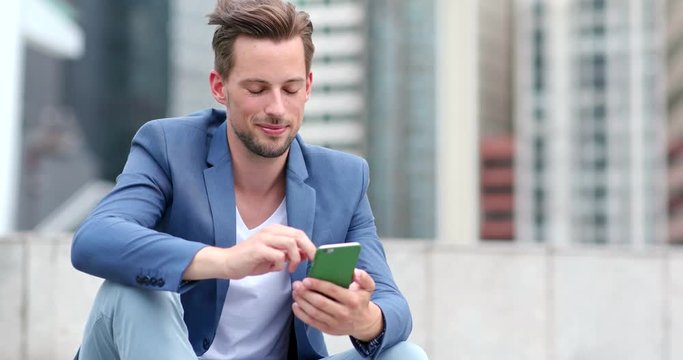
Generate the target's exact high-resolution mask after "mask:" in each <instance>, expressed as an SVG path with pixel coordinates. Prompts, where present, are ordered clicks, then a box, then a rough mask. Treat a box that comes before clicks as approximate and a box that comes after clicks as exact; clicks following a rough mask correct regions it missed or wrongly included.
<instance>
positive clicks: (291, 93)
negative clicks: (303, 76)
mask: <svg viewBox="0 0 683 360" xmlns="http://www.w3.org/2000/svg"><path fill="white" fill-rule="evenodd" d="M284 90H285V92H286V93H287V94H289V95H294V94H296V93H298V92H299V89H284Z"/></svg>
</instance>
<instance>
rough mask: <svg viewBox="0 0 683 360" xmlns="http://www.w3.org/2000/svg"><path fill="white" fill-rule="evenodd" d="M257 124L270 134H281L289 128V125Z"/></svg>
mask: <svg viewBox="0 0 683 360" xmlns="http://www.w3.org/2000/svg"><path fill="white" fill-rule="evenodd" d="M256 126H257V127H259V128H260V129H261V131H263V132H264V133H265V134H266V135H269V136H280V135H282V134H284V132H285V130H287V125H274V124H257V125H256Z"/></svg>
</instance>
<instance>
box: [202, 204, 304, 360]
mask: <svg viewBox="0 0 683 360" xmlns="http://www.w3.org/2000/svg"><path fill="white" fill-rule="evenodd" d="M235 213H236V217H237V219H236V222H235V223H236V225H237V239H236V240H237V243H239V242H240V241H242V240H245V239H247V238H249V237H250V236H252V235H254V234H256V233H257V232H259V231H260V230H261V229H263V228H264V227H266V226H268V225H271V224H282V225H287V206H286V199H284V200H282V203H281V204H280V206H279V207H278V208H277V210H275V212H274V213H273V214H272V215H271V216H270V217H269V218H268V219H267V220H266V221H264V222H263V224H261V225H259V226H257V227H255V228H253V229H248V228H247V226H246V225H245V224H244V221H243V220H242V217H241V216H240V213H239V211H236V212H235ZM291 293H292V284H291V280H290V277H289V272H288V271H287V269H286V268H285V269H284V270H282V271H279V272H271V273H267V274H263V275H258V276H247V277H245V278H244V279H241V280H231V281H230V287H229V288H228V294H227V296H226V297H225V303H224V304H223V312H222V314H221V318H220V321H219V323H218V329H217V330H216V338H215V339H214V340H213V343H212V344H211V347H210V348H209V350H208V351H207V352H206V353H204V355H202V356H201V357H200V359H202V360H218V359H221V360H223V359H264V360H266V359H267V360H275V359H277V360H281V359H286V358H287V351H288V347H289V329H290V324H291V322H292V310H291V305H292V295H291Z"/></svg>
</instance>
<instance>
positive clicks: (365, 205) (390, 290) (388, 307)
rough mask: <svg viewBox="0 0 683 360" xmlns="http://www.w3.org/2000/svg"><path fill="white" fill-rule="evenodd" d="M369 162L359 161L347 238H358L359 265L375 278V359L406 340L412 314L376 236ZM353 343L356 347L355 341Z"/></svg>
mask: <svg viewBox="0 0 683 360" xmlns="http://www.w3.org/2000/svg"><path fill="white" fill-rule="evenodd" d="M368 172H369V170H368V164H367V162H366V161H365V160H363V163H362V174H363V175H362V176H363V186H362V191H361V193H360V196H359V201H358V205H357V207H356V210H355V213H354V215H353V217H352V219H351V224H350V226H349V231H348V233H347V237H346V241H347V242H349V241H357V242H360V243H361V244H362V249H361V253H360V258H359V260H358V267H359V268H361V269H363V270H365V271H367V272H368V274H370V276H372V278H373V280H374V281H375V292H374V293H373V295H372V301H373V302H374V303H375V304H377V305H378V306H379V307H380V309H381V310H382V313H383V315H384V322H385V328H384V336H383V337H382V338H381V339H379V340H380V342H381V343H380V345H379V346H377V347H374V348H375V351H374V352H373V353H372V354H369V355H370V358H372V359H375V358H376V357H377V356H378V355H379V354H381V353H382V351H383V350H385V349H387V348H389V347H391V346H393V345H395V344H397V343H399V342H401V341H405V340H406V339H407V338H408V336H409V335H410V332H411V330H412V317H411V315H410V309H409V307H408V302H407V301H406V299H405V298H404V297H403V295H402V294H401V292H400V290H399V289H398V286H397V285H396V283H395V282H394V279H393V276H392V274H391V270H390V269H389V265H388V264H387V259H386V255H385V253H384V248H383V247H382V244H381V243H380V241H379V237H378V236H377V229H376V227H375V218H374V216H373V215H372V210H371V208H370V202H369V201H368V196H367V190H368V184H369V176H368ZM353 343H354V346H356V343H355V342H353Z"/></svg>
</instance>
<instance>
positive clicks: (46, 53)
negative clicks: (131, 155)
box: [0, 0, 683, 360]
mask: <svg viewBox="0 0 683 360" xmlns="http://www.w3.org/2000/svg"><path fill="white" fill-rule="evenodd" d="M294 3H296V4H297V5H298V6H299V8H300V9H303V10H306V11H308V12H309V13H310V14H311V17H312V20H313V22H314V26H315V33H314V42H315V45H316V53H315V57H314V61H313V73H314V86H313V94H312V97H311V100H310V101H309V103H308V105H307V108H306V117H305V121H304V125H303V128H302V130H301V133H302V136H303V137H304V139H305V140H306V141H307V142H308V143H314V144H320V145H323V146H327V147H331V148H335V149H339V150H342V151H347V152H351V153H355V154H359V155H361V156H363V157H365V158H366V159H367V160H368V162H369V164H370V169H371V184H370V189H369V196H370V199H371V203H372V206H373V211H374V214H375V217H376V222H377V226H378V231H379V234H380V236H381V237H382V238H385V239H388V241H389V244H388V246H387V250H388V254H389V256H390V260H391V261H392V262H393V263H394V264H399V266H401V264H402V265H406V266H407V269H410V271H411V273H410V274H408V273H406V274H405V278H403V277H402V276H404V275H403V273H402V272H401V270H395V271H397V278H399V280H400V282H402V287H404V288H405V287H409V288H410V290H407V292H409V298H410V300H411V301H412V300H414V301H415V304H414V308H416V309H417V310H416V313H417V314H419V315H421V316H422V317H421V318H419V317H418V319H416V331H417V335H416V339H414V341H416V342H418V343H420V344H421V345H423V346H424V347H425V348H426V349H428V351H429V352H430V354H433V357H434V358H437V359H451V358H453V359H494V358H500V357H499V356H501V354H503V355H502V356H504V357H505V358H508V359H616V358H619V359H645V360H648V359H680V358H682V357H683V345H678V344H677V343H676V342H675V341H674V340H672V339H675V338H676V335H677V334H678V335H680V336H683V307H681V308H679V307H677V306H676V305H675V304H676V303H677V300H679V301H683V277H682V276H683V273H682V271H683V263H682V262H681V259H682V258H681V256H680V251H679V248H678V246H677V245H678V244H683V2H681V1H678V0H669V1H666V0H479V1H476V0H457V1H456V0H452V1H451V0H420V1H418V0H298V1H294ZM213 5H214V1H211V0H201V1H198V0H194V1H189V0H169V1H167V0H144V1H143V0H120V1H106V0H21V1H20V0H10V1H3V2H2V3H0V19H1V20H2V21H0V44H1V45H2V48H3V49H4V51H3V53H4V54H5V55H3V58H2V59H0V64H1V65H2V68H0V73H2V76H1V78H2V81H1V82H0V118H2V120H0V124H1V125H2V126H1V130H2V131H0V173H1V174H2V175H1V176H0V199H1V200H0V236H6V237H7V239H6V240H5V241H6V242H7V243H8V244H12V243H13V242H12V241H14V240H12V239H17V238H21V239H24V240H22V241H32V240H30V239H32V238H33V237H41V236H43V237H45V236H46V237H48V238H49V239H58V240H54V241H57V242H60V241H63V240H59V239H63V236H67V238H68V235H55V234H69V233H70V232H72V231H73V230H74V229H75V228H76V227H77V226H78V224H79V223H80V221H82V219H83V217H84V216H85V215H86V214H87V212H88V211H89V210H90V209H91V208H92V207H93V206H94V205H95V204H96V203H97V201H98V200H99V199H100V198H101V197H102V196H103V195H104V194H106V192H107V191H108V190H109V189H111V187H112V186H113V182H114V181H115V178H116V176H117V175H118V173H119V172H120V171H121V169H122V166H123V164H124V162H125V160H126V157H127V154H128V149H129V146H130V141H131V138H132V137H133V135H134V134H135V132H136V130H137V129H138V128H139V127H140V126H141V125H142V124H143V123H144V122H146V121H149V120H151V119H156V118H162V117H170V116H181V115H185V114H188V113H190V112H193V111H195V110H198V109H201V108H204V107H211V106H214V107H217V106H219V104H217V103H214V102H213V99H212V97H211V95H210V92H209V87H208V73H209V71H210V69H211V68H212V63H213V55H212V51H211V37H212V34H213V29H212V27H210V26H208V25H206V23H207V18H206V15H207V14H208V13H209V12H210V11H211V10H212V8H213ZM3 234H23V235H3ZM27 234H29V235H27ZM55 236H56V237H55ZM60 236H62V237H60ZM67 240H68V239H67ZM36 241H38V242H40V241H44V240H36ZM49 241H53V240H49ZM49 241H48V242H49ZM60 244H61V242H60ZM21 246H28V245H21ZM60 246H63V247H64V248H65V249H67V248H68V241H65V243H64V244H62V245H60ZM22 251H23V250H17V251H16V252H14V253H13V252H9V253H7V252H5V253H6V254H16V256H17V257H23V259H24V260H16V261H9V262H8V263H9V264H15V265H16V266H17V267H19V268H21V267H22V266H24V268H22V269H23V270H22V271H30V268H31V267H30V266H28V265H26V264H24V262H22V261H27V260H26V259H27V258H28V257H30V256H29V255H30V252H28V254H29V255H26V252H25V251H24V252H22ZM392 251H393V253H392ZM411 252H414V253H415V254H417V253H419V254H421V255H420V256H422V257H421V258H420V260H418V261H416V260H411ZM0 253H2V252H0ZM22 254H23V255H22ZM392 254H396V255H395V257H392V256H394V255H392ZM449 254H450V255H449ZM413 255H414V254H413ZM3 256H5V255H3ZM10 256H11V255H10ZM46 256H48V257H47V259H52V258H51V257H50V256H54V255H46ZM432 256H433V257H432ZM510 259H512V260H510ZM576 259H580V260H579V261H578V262H573V261H574V260H576ZM615 259H616V260H615ZM432 260H434V261H436V263H437V265H432V263H431V262H432ZM60 261H61V260H60ZM506 261H507V262H510V263H511V264H513V265H510V266H507V265H500V264H507V263H506ZM613 261H616V262H618V263H617V264H616V265H614V263H612V262H613ZM416 262H417V263H418V264H417V265H416ZM17 264H18V265H17ZM21 264H24V265H21ZM438 264H441V265H438ZM458 264H460V265H458ZM462 264H465V265H462ZM482 264H484V265H482ZM604 264H607V265H604ZM7 266H8V267H9V266H10V265H7ZM60 266H62V265H60ZM26 267H28V270H27V268H26ZM439 269H443V270H446V272H445V273H444V272H441V271H440V270H439ZM449 269H460V270H464V271H463V272H464V273H465V274H462V273H461V274H460V275H457V276H456V275H453V274H451V273H448V271H449ZM477 269H479V270H481V272H480V273H477ZM515 269H516V270H520V269H521V270H520V272H519V273H515V271H516V270H515ZM676 269H677V270H680V271H679V272H676V271H675V270H676ZM413 270H415V271H417V272H418V273H419V274H418V275H415V273H414V272H412V271H413ZM74 271H75V270H74ZM406 271H407V270H406ZM469 271H471V272H469ZM563 271H564V272H563ZM468 272H469V273H468ZM454 273H457V271H454ZM678 273H681V276H679V275H676V274H678ZM468 274H469V275H470V277H469V278H468V277H467V276H468ZM564 274H566V278H565V277H563V276H565V275H564ZM600 274H602V275H600ZM604 274H608V275H604ZM451 275H453V276H455V277H453V278H451ZM32 276H38V275H31V276H29V278H32ZM458 276H459V277H458ZM596 278H599V279H600V280H599V281H597V280H596V281H597V282H592V281H594V280H595V279H596ZM2 279H3V277H2V275H0V286H3V284H2ZM408 279H410V281H409V280H408ZM425 279H428V280H427V281H423V280H425ZM449 279H451V280H452V281H453V282H451V283H448V285H443V284H445V281H448V280H449ZM453 279H459V280H461V282H460V283H459V282H458V281H456V280H453ZM632 280H633V281H632ZM631 281H632V282H631ZM416 282H418V283H419V282H425V284H416ZM463 283H468V284H470V283H471V284H470V285H471V287H468V286H469V285H467V284H463ZM529 283H532V285H529ZM566 284H569V285H566ZM615 284H617V285H615ZM565 285H566V286H565ZM487 286H491V287H490V288H487ZM563 286H565V287H563ZM610 286H615V287H614V288H612V287H610ZM442 287H446V288H447V289H443V288H442ZM448 287H452V288H453V289H456V290H449V289H448ZM435 288H441V289H436V290H435ZM472 288H475V289H477V290H476V291H473V290H472ZM457 289H463V290H462V291H457ZM466 289H469V290H466ZM501 289H505V290H501ZM605 289H606V290H605ZM2 291H3V290H0V294H3V292H2ZM5 291H6V292H5V293H6V294H8V296H12V295H13V293H10V291H9V290H5ZM54 291H59V290H54ZM477 291H479V292H478V293H477ZM475 293H476V294H475ZM22 294H23V295H22V298H21V299H19V298H18V299H19V300H18V301H17V304H18V305H17V306H18V309H19V312H20V313H21V311H23V312H24V313H26V312H27V311H29V310H27V306H26V305H25V304H23V303H22V301H24V302H25V301H27V298H28V297H30V296H39V295H34V294H33V293H30V294H26V293H22ZM467 294H469V295H467ZM472 294H475V295H472ZM529 294H532V295H529ZM653 294H654V295H653ZM650 295H652V296H653V297H647V296H650ZM15 296H18V295H15ZM451 296H452V297H451ZM467 296H471V297H470V298H469V299H471V301H463V300H462V299H463V298H467ZM527 296H528V297H529V298H527ZM643 296H645V298H643ZM432 297H436V298H437V299H436V300H434V299H432ZM492 297H499V298H498V299H497V300H495V301H497V302H495V301H494V300H491V298H492ZM568 298H571V299H572V300H568V301H566V303H563V302H562V301H563V299H568ZM625 298H626V300H624V299H625ZM22 299H23V300H22ZM575 299H576V300H575ZM527 300H528V303H527ZM435 301H436V305H434V304H435V303H434V302H435ZM458 301H460V303H459V302H458ZM491 301H493V302H491ZM621 301H626V302H625V303H621ZM629 301H631V302H629ZM482 304H484V305H483V306H481V307H480V305H482ZM486 304H489V305H490V306H488V307H487V305H486ZM411 305H413V304H411ZM432 305H434V306H435V308H437V309H438V308H439V306H442V307H444V308H447V309H456V310H453V313H450V315H452V316H450V317H448V316H447V315H444V314H445V312H443V311H442V312H437V313H435V312H434V311H433V310H432ZM45 306H49V304H47V305H45ZM85 306H86V307H87V306H88V305H87V302H86V304H85ZM525 306H526V307H525ZM582 309H583V311H582ZM615 309H616V310H615ZM517 311H521V312H522V313H521V314H519V315H517V313H515V315H512V312H517ZM525 311H527V312H526V313H525ZM611 311H612V312H611ZM482 312H488V313H487V314H482ZM2 314H9V315H6V317H5V318H3V317H2ZM79 314H80V313H79ZM604 314H612V315H613V316H612V315H604ZM11 315H12V314H10V313H9V310H8V311H6V312H5V313H0V324H4V325H5V326H9V325H11V324H13V323H12V321H14V320H11V319H10V320H7V319H9V317H10V316H11ZM22 316H23V315H22ZM46 316H47V315H46ZM629 316H632V317H629ZM3 319H4V320H3ZM498 319H500V321H501V323H500V324H499V325H500V328H497V327H496V321H498ZM577 319H580V320H577ZM624 319H625V320H624ZM34 320H35V319H34ZM16 321H17V324H19V325H18V326H20V327H21V328H22V329H23V330H22V331H23V334H24V335H26V334H29V333H30V331H31V330H30V329H29V328H30V326H31V325H30V324H27V322H31V321H32V320H31V319H29V320H27V319H25V318H22V319H19V320H16ZM65 321H68V320H65ZM79 321H80V319H79ZM439 321H444V322H446V324H442V323H440V322H439ZM563 321H566V322H563ZM482 323H487V325H485V326H484V325H481V324H482ZM462 324H466V325H467V326H462ZM565 324H569V325H565ZM527 325H528V328H527ZM56 326H57V328H59V326H60V324H57V325H56ZM79 327H80V323H79V324H75V325H73V326H72V325H69V329H72V328H76V329H78V328H79ZM517 329H518V330H517ZM525 329H527V330H528V333H527V336H525V335H524V333H525ZM55 331H56V333H59V332H60V331H59V330H55ZM436 333H441V335H438V336H437V335H436ZM0 334H3V329H1V328H0ZM21 334H22V332H21V331H20V332H19V335H17V339H19V340H17V341H19V342H20V343H21V344H23V345H21V346H23V348H20V349H19V350H17V351H19V352H20V354H22V355H23V357H22V358H27V357H26V356H28V355H30V353H31V351H32V350H30V349H28V347H29V345H27V344H28V342H29V340H26V339H24V338H23V337H22V336H21ZM443 334H446V335H443ZM13 336H14V335H13ZM78 336H80V335H78ZM534 337H537V338H534ZM7 339H8V338H7V337H5V338H0V344H9V342H8V341H9V340H7ZM22 339H23V340H22ZM441 339H444V340H441ZM62 340H63V339H62ZM62 340H59V341H62ZM451 340H452V341H451ZM77 341H78V340H77V338H76V340H75V344H77ZM63 343H65V344H68V345H70V344H74V342H73V341H71V340H64V341H62V342H59V344H63ZM60 346H66V345H60ZM451 347H452V348H451ZM451 350H452V352H451ZM46 351H47V350H46ZM65 351H67V353H68V349H66V350H65ZM27 354H28V355H27ZM451 355H452V356H451ZM2 356H3V355H2V354H0V358H2ZM29 357H30V356H29ZM9 358H10V357H8V359H9Z"/></svg>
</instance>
